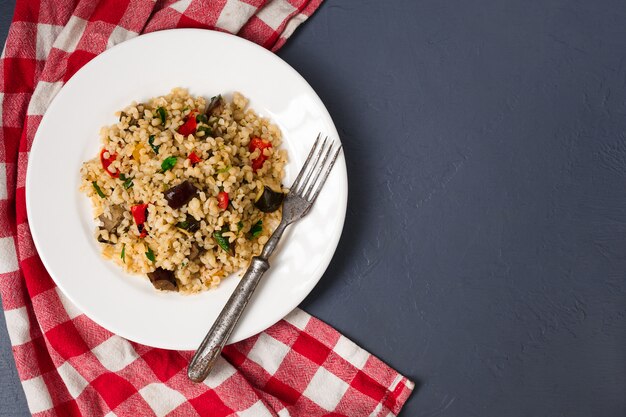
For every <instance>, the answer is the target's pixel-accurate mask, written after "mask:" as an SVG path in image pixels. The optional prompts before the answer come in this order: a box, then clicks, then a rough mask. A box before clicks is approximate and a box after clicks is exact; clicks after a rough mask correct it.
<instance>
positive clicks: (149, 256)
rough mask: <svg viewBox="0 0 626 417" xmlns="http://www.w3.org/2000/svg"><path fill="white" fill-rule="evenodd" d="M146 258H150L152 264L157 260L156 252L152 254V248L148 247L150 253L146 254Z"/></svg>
mask: <svg viewBox="0 0 626 417" xmlns="http://www.w3.org/2000/svg"><path fill="white" fill-rule="evenodd" d="M146 258H148V259H149V260H150V262H154V261H156V258H155V257H154V252H152V248H151V247H150V246H148V252H146Z"/></svg>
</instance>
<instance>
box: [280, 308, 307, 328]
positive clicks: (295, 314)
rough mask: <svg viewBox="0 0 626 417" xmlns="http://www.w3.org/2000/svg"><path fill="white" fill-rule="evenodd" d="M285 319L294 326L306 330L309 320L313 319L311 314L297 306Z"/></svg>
mask: <svg viewBox="0 0 626 417" xmlns="http://www.w3.org/2000/svg"><path fill="white" fill-rule="evenodd" d="M284 320H285V321H286V322H287V323H290V324H292V325H293V326H295V327H297V328H298V329H300V330H304V329H305V328H306V325H307V324H308V323H309V320H311V316H309V315H308V314H307V313H305V312H304V311H302V310H300V309H299V308H296V309H295V310H293V311H292V312H291V313H289V314H288V315H287V316H286V317H285V319H284Z"/></svg>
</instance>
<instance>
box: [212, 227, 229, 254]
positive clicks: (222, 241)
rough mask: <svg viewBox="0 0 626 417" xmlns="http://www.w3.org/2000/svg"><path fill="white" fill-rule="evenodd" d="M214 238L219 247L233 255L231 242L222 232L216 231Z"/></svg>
mask: <svg viewBox="0 0 626 417" xmlns="http://www.w3.org/2000/svg"><path fill="white" fill-rule="evenodd" d="M213 238H214V239H215V241H216V242H217V244H218V245H219V247H220V248H222V249H224V251H225V252H228V253H229V254H231V253H232V252H231V249H230V242H229V241H228V238H225V237H224V236H222V230H216V231H215V232H213Z"/></svg>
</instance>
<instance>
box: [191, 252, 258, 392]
mask: <svg viewBox="0 0 626 417" xmlns="http://www.w3.org/2000/svg"><path fill="white" fill-rule="evenodd" d="M269 267H270V264H269V263H268V262H267V260H266V259H262V258H260V257H258V256H255V257H254V258H252V262H251V263H250V266H249V267H248V270H247V271H246V273H245V274H244V276H243V278H241V281H239V284H238V285H237V288H235V291H234V292H233V293H232V295H231V296H230V298H229V299H228V302H227V303H226V305H225V306H224V309H223V310H222V312H221V313H220V315H219V316H218V317H217V320H215V323H213V326H212V327H211V330H209V333H207V335H206V336H205V337H204V340H203V341H202V344H200V347H199V348H198V350H197V351H196V354H195V355H194V357H193V359H192V360H191V362H190V363H189V368H188V369H187V375H188V376H189V379H191V380H192V381H195V382H202V381H204V380H205V379H206V377H207V375H209V372H211V369H212V368H213V365H215V362H216V361H217V358H218V357H219V356H220V352H221V351H222V348H223V347H224V345H225V344H226V341H227V340H228V338H229V337H230V335H231V333H232V332H233V329H234V328H235V325H236V324H237V322H239V319H240V318H241V314H242V313H243V311H244V309H245V308H246V305H248V301H250V298H251V297H252V294H253V293H254V290H255V289H256V287H257V285H258V284H259V281H261V277H262V276H263V274H264V273H265V271H267V270H268V268H269Z"/></svg>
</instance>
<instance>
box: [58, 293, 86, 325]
mask: <svg viewBox="0 0 626 417" xmlns="http://www.w3.org/2000/svg"><path fill="white" fill-rule="evenodd" d="M55 290H56V292H57V295H58V296H59V300H61V304H63V307H64V308H65V312H66V313H67V316H68V317H69V318H70V319H73V318H76V317H78V316H80V315H81V314H83V312H82V311H80V310H79V309H78V307H76V306H75V305H74V303H72V302H71V301H70V299H69V298H67V296H66V295H65V294H63V291H61V289H60V288H59V287H56V288H55Z"/></svg>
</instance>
